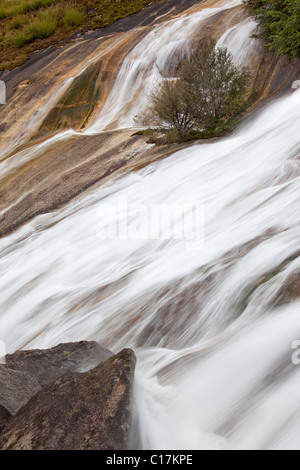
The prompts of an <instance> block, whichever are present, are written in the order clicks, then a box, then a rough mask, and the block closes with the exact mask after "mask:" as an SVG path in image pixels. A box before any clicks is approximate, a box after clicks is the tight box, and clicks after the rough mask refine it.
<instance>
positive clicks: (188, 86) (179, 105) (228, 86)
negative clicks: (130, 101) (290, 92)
mask: <svg viewBox="0 0 300 470" xmlns="http://www.w3.org/2000/svg"><path fill="white" fill-rule="evenodd" d="M248 82H249V74H248V72H247V71H246V70H245V69H242V70H239V69H237V68H236V67H235V65H234V64H233V61H232V57H231V55H230V54H229V53H228V51H227V50H226V49H221V48H217V49H216V48H215V43H213V42H205V43H203V44H202V45H201V47H200V48H199V49H198V50H196V52H194V53H193V54H192V55H191V57H190V58H189V59H186V60H183V61H182V62H181V64H180V65H179V68H178V70H177V73H176V74H175V76H171V75H163V77H162V84H161V85H160V87H159V88H158V90H157V91H156V92H155V93H153V94H152V96H151V97H150V98H151V104H150V107H149V108H148V110H147V111H146V112H145V113H144V114H143V115H142V116H138V117H137V122H139V123H141V124H143V125H146V126H151V127H153V126H155V128H156V129H157V135H158V136H159V138H158V142H160V143H163V142H166V143H170V142H178V141H179V142H182V141H188V140H191V139H198V138H211V137H216V136H220V135H222V134H223V133H224V132H225V131H227V130H228V129H229V128H230V127H231V126H232V125H233V124H234V123H235V121H236V119H237V118H238V117H239V116H240V115H241V113H242V112H243V111H245V110H246V108H247V106H248V103H247V101H246V99H245V96H246V94H247V89H248ZM162 136H163V138H162ZM152 141H155V135H154V137H153V136H152Z"/></svg>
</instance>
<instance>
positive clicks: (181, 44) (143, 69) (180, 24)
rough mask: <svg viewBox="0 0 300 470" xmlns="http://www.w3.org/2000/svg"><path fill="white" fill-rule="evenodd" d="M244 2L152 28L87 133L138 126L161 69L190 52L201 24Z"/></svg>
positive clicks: (231, 1) (126, 62) (228, 3)
mask: <svg viewBox="0 0 300 470" xmlns="http://www.w3.org/2000/svg"><path fill="white" fill-rule="evenodd" d="M241 3H242V1H241V0H226V1H224V2H219V4H217V5H216V6H215V7H213V8H204V9H203V10H202V11H200V12H198V13H194V14H192V15H187V16H181V17H180V18H176V19H174V20H171V21H167V22H165V23H162V24H159V25H157V26H156V27H155V28H154V29H152V30H151V31H150V32H149V33H148V34H147V35H146V36H145V38H144V39H143V40H142V41H140V42H139V44H138V45H137V46H136V47H135V48H134V49H133V50H132V51H131V53H130V54H128V56H127V57H126V59H125V60H124V63H123V65H122V67H121V70H120V73H119V75H118V77H117V80H116V82H115V84H114V87H113V90H112V92H111V94H110V96H109V98H108V99H107V101H106V103H105V105H104V107H103V109H102V111H101V114H100V116H99V117H98V118H97V120H96V122H95V123H94V124H93V125H92V126H91V127H89V128H88V129H87V130H86V133H88V134H91V133H98V132H100V131H103V130H105V129H108V130H110V129H122V128H131V127H133V126H135V125H136V123H135V117H136V116H138V115H139V113H141V112H142V111H143V110H144V109H145V108H146V107H147V105H148V104H149V96H151V93H152V92H153V91H154V90H155V87H157V83H158V82H159V80H160V79H161V74H160V72H161V71H162V72H167V71H168V69H170V67H172V66H174V63H177V62H178V61H179V60H180V58H181V57H183V56H184V55H186V53H188V51H189V49H190V40H191V37H192V36H193V34H195V32H196V31H197V29H198V28H199V27H200V25H201V23H203V22H205V21H206V20H207V19H208V18H210V17H212V16H215V15H217V14H218V13H220V12H223V11H225V10H227V9H231V8H234V7H236V6H239V5H241ZM248 38H249V35H248ZM247 46H248V45H247Z"/></svg>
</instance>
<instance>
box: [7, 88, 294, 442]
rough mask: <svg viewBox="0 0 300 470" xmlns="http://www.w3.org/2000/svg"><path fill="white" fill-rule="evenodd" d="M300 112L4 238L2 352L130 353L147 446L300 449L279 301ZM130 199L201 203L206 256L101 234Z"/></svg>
mask: <svg viewBox="0 0 300 470" xmlns="http://www.w3.org/2000/svg"><path fill="white" fill-rule="evenodd" d="M299 105H300V92H299V91H298V92H295V93H294V94H292V95H291V96H288V97H286V98H283V99H281V100H279V101H277V102H276V103H274V104H272V105H271V106H269V107H268V108H267V109H266V110H264V111H263V112H262V113H261V114H260V115H259V116H257V117H256V118H255V119H253V121H252V122H250V123H248V124H247V125H245V127H244V128H242V129H240V130H239V131H238V132H237V133H236V135H234V136H232V137H230V138H227V139H224V140H221V141H217V142H214V143H206V144H196V145H193V146H190V147H188V148H186V149H184V150H181V151H180V152H178V153H176V154H174V155H172V156H171V157H169V158H168V159H166V160H162V161H159V162H156V163H153V164H151V165H150V166H148V167H146V168H144V169H143V170H140V171H138V172H132V173H129V174H126V175H124V176H121V177H119V178H115V179H113V180H111V181H109V182H108V183H106V184H105V185H103V186H101V187H99V188H98V189H97V190H95V191H93V192H90V193H88V194H86V195H85V196H83V197H81V198H79V199H77V200H76V201H75V202H72V203H71V204H69V205H68V206H67V207H66V208H64V209H63V210H61V211H59V212H57V213H54V214H48V215H44V216H40V217H37V218H36V219H35V220H34V221H33V222H31V223H30V224H28V225H27V226H25V227H23V228H21V229H20V230H18V231H17V232H16V233H15V234H14V235H12V236H10V237H6V238H4V239H2V240H1V241H0V247H1V257H0V269H1V273H2V276H1V280H0V290H1V312H2V313H1V317H0V330H1V335H2V338H3V339H4V340H5V341H6V342H7V346H8V349H9V350H10V351H12V350H15V349H17V348H24V347H30V348H33V347H40V348H43V347H49V346H53V345H54V344H57V343H59V342H62V341H74V340H81V339H83V338H84V339H94V340H97V341H99V342H101V343H102V344H104V345H106V346H107V347H109V348H111V349H112V350H114V351H118V350H119V349H121V348H122V347H125V346H126V347H128V346H129V347H133V348H134V349H135V350H136V351H137V353H138V358H139V361H138V372H137V377H138V384H139V385H138V386H137V391H136V393H137V403H138V404H139V417H140V432H139V435H140V436H141V438H142V445H143V447H150V448H190V447H195V448H203V447H205V448H210V447H217V448H219V447H224V446H225V447H230V448H239V447H247V448H248V447H251V448H261V447H270V448H277V447H281V446H283V447H288V446H293V445H295V446H297V447H299V445H298V444H297V442H296V441H295V440H294V437H293V436H294V434H295V432H299V429H298V426H297V424H296V422H295V419H294V418H295V413H298V412H299V411H300V399H299V398H298V394H297V392H296V390H297V387H296V386H295V383H298V382H297V381H298V380H299V373H298V369H297V368H296V367H295V366H293V365H292V363H291V354H292V350H291V344H292V341H293V340H295V339H297V338H298V337H299V336H300V323H299V321H300V320H299V318H298V317H299V315H298V311H299V303H295V304H293V303H291V304H290V305H289V306H288V307H284V306H280V305H281V303H280V298H281V295H282V292H283V291H284V290H285V288H286V286H288V285H289V283H290V282H291V280H292V279H295V278H297V276H299V270H300V259H299V237H300V225H299V210H298V204H299V199H300V186H299V150H300V135H299V126H300V106H299ZM122 197H123V198H124V197H126V198H127V201H128V204H129V206H130V204H132V205H133V204H135V203H137V202H138V203H140V204H143V205H145V206H148V207H149V206H150V205H151V204H170V205H172V204H186V203H187V202H191V201H201V203H202V204H203V206H204V211H205V238H204V245H203V248H202V249H201V250H199V251H189V250H187V249H186V240H101V239H100V238H99V236H98V235H97V230H98V229H99V223H100V224H101V225H102V226H105V225H106V224H108V223H109V221H110V220H111V217H112V215H111V214H109V213H107V211H105V210H104V209H105V207H106V206H107V204H110V205H112V206H115V207H118V204H119V201H120V198H122ZM104 217H106V219H105V220H103V218H104ZM120 217H122V214H120ZM136 217H137V216H135V217H134V218H133V219H134V220H133V221H134V223H135V224H136V220H135V219H136ZM133 221H132V220H131V219H129V222H128V223H129V224H131V223H132V222H133ZM141 223H142V221H141ZM153 348H154V349H153ZM258 415H259V416H260V419H259V431H258V430H257V426H258V424H257V421H258V418H257V416H258ZM154 417H155V419H154ZM290 421H291V423H292V424H291V426H290V424H289V423H290ZM179 422H180V426H176V423H179ZM285 427H286V429H285ZM283 429H285V431H283ZM239 430H241V431H239ZM289 433H291V434H292V435H291V438H290V439H288V436H289ZM215 434H216V435H220V436H222V437H223V438H226V439H225V440H224V439H220V438H218V437H215V436H214V435H215Z"/></svg>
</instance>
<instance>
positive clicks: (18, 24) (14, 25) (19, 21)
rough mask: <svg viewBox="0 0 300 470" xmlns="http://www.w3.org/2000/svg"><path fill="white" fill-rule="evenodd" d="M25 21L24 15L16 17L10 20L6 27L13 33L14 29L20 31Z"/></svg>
mask: <svg viewBox="0 0 300 470" xmlns="http://www.w3.org/2000/svg"><path fill="white" fill-rule="evenodd" d="M27 21H28V19H27V16H26V15H17V16H15V17H14V18H13V19H12V20H11V23H10V24H9V25H8V30H9V31H13V30H15V29H21V28H22V27H23V26H24V25H25V24H26V23H27Z"/></svg>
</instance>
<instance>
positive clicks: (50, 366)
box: [0, 341, 113, 403]
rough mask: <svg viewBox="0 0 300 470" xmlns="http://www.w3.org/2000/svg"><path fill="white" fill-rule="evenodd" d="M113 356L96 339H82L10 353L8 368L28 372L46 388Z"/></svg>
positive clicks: (7, 362)
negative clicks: (68, 373)
mask: <svg viewBox="0 0 300 470" xmlns="http://www.w3.org/2000/svg"><path fill="white" fill-rule="evenodd" d="M112 355H113V354H112V352H110V351H109V350H108V349H105V348H102V347H101V346H100V345H99V344H98V343H96V342H94V341H82V342H80V343H66V344H60V345H59V346H56V347H54V348H52V349H47V350H31V351H17V352H16V353H14V354H8V355H7V356H6V366H5V367H6V368H9V369H12V370H14V371H22V372H26V373H27V374H29V375H30V376H32V377H34V380H36V381H37V382H38V383H39V384H40V386H41V387H46V386H47V385H49V384H50V383H52V382H54V381H55V380H57V379H59V378H60V377H61V376H62V375H63V374H65V373H67V372H86V371H87V370H90V369H92V368H94V367H96V366H97V365H98V364H100V362H102V361H105V360H106V359H108V358H109V357H110V356H112ZM0 372H1V369H0ZM0 377H1V375H0ZM0 380H1V378H0ZM16 388H18V387H16ZM0 393H1V392H0ZM0 396H1V395H0ZM0 403H1V401H0Z"/></svg>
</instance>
